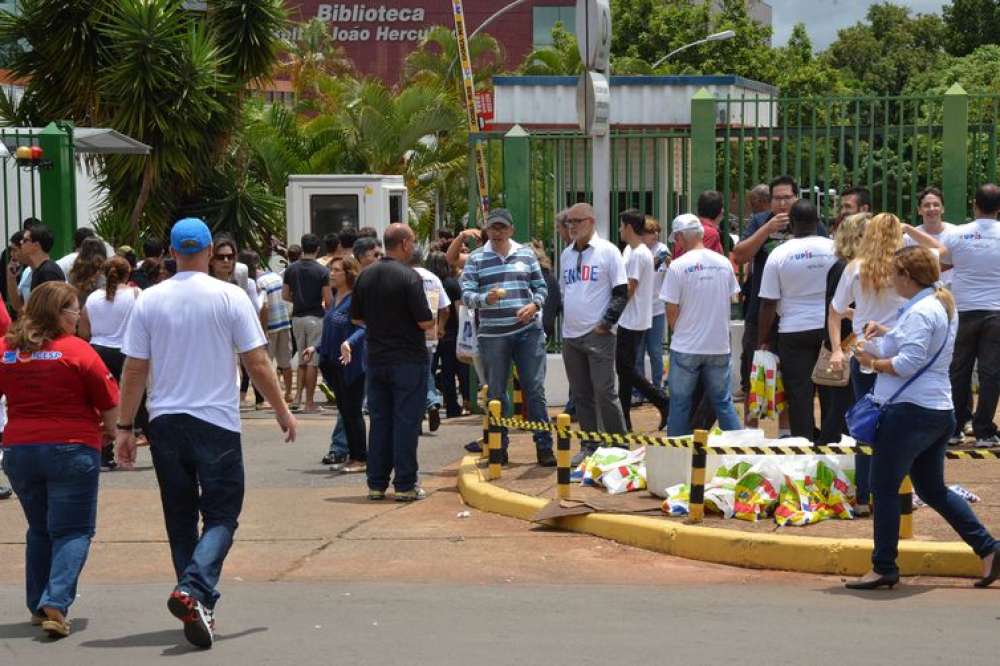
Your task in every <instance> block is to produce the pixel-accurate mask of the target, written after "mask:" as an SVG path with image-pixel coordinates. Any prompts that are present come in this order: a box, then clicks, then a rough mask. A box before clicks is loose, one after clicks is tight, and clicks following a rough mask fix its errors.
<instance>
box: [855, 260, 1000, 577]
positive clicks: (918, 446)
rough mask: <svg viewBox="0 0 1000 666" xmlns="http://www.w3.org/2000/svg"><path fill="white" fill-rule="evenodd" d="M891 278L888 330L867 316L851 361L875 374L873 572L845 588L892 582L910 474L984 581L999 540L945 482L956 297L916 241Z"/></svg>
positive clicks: (993, 568) (996, 564) (997, 567)
mask: <svg viewBox="0 0 1000 666" xmlns="http://www.w3.org/2000/svg"><path fill="white" fill-rule="evenodd" d="M891 271H892V272H891V275H890V280H891V281H892V285H893V290H894V291H895V292H896V294H897V295H898V296H899V298H900V299H902V301H903V307H902V312H901V314H900V315H899V318H898V320H897V321H896V322H895V324H894V325H893V326H892V327H891V328H890V327H889V326H885V325H883V324H879V323H877V322H870V323H869V324H868V325H867V327H866V328H865V331H864V333H865V337H866V338H867V339H868V342H866V343H865V347H864V350H862V351H859V352H858V354H857V359H858V361H859V362H860V363H861V364H862V365H863V366H866V367H869V368H871V369H872V370H873V371H874V372H875V377H876V380H875V388H874V400H875V402H876V403H878V404H879V405H881V408H882V416H881V420H880V421H879V426H878V431H877V435H876V437H875V441H874V442H872V448H873V449H874V452H873V456H872V465H871V484H872V491H873V494H874V498H875V522H874V538H875V548H874V550H873V551H872V570H871V571H870V572H868V573H867V574H865V576H863V577H862V578H860V579H859V580H857V581H854V582H851V583H848V584H847V587H849V588H851V589H869V590H870V589H875V588H878V587H883V586H888V587H890V588H891V587H892V586H893V585H895V584H896V583H898V582H899V568H898V567H897V565H896V557H897V555H898V546H899V516H900V508H899V502H898V500H897V493H898V492H899V484H900V483H901V482H902V481H903V477H905V476H906V475H907V474H909V476H910V479H911V480H912V481H913V489H914V491H915V492H916V493H917V494H918V495H919V496H920V499H922V500H923V501H924V502H926V503H927V506H929V507H931V508H932V509H934V510H935V511H937V512H938V513H939V514H940V515H941V516H942V517H943V518H944V519H945V520H946V521H947V522H948V524H949V525H951V527H952V529H954V530H955V531H956V532H957V533H958V534H959V536H960V537H962V540H963V541H965V543H967V544H968V545H969V546H970V547H971V548H972V550H973V551H974V552H975V553H976V555H978V556H979V557H980V558H981V559H982V563H983V577H982V578H981V579H980V580H979V581H977V582H976V587H988V586H989V585H990V584H992V583H993V582H994V581H995V580H996V579H997V578H998V577H1000V557H997V556H996V552H997V550H998V549H1000V542H997V540H996V539H994V538H993V536H992V535H991V534H990V533H989V531H988V530H987V529H986V528H985V527H984V526H983V524H982V523H980V522H979V519H978V518H976V514H975V513H973V512H972V509H971V508H969V505H968V503H967V502H966V501H965V500H964V499H962V498H961V497H960V496H959V495H958V494H956V493H955V492H954V491H952V490H949V489H948V487H947V486H946V485H945V481H944V459H945V451H946V449H947V447H948V439H949V438H950V437H951V434H952V432H953V431H954V430H955V412H954V410H953V408H952V396H951V381H950V379H949V376H948V367H949V365H950V364H951V357H952V353H953V351H954V347H955V335H956V332H957V330H958V317H957V316H956V314H955V299H954V297H953V296H952V295H951V292H949V291H948V290H947V289H945V288H944V286H943V285H941V283H940V277H941V269H940V263H939V260H938V257H937V256H935V254H934V253H933V252H931V251H929V250H928V249H926V248H922V247H905V248H903V249H901V250H899V251H898V252H896V253H895V255H894V257H893V262H892V264H891Z"/></svg>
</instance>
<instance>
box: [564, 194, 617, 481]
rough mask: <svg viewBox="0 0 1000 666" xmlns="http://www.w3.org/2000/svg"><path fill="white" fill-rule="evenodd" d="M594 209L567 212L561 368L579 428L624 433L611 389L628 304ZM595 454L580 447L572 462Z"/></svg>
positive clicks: (586, 207)
mask: <svg viewBox="0 0 1000 666" xmlns="http://www.w3.org/2000/svg"><path fill="white" fill-rule="evenodd" d="M594 224H595V220H594V209H593V208H592V207H591V206H590V205H589V204H584V203H580V204H576V205H575V206H573V207H572V208H570V209H569V212H568V213H567V214H566V228H567V230H568V231H569V236H570V240H571V241H572V243H571V244H570V245H569V246H568V247H567V248H566V249H565V250H563V253H562V257H561V260H560V264H559V265H560V268H561V270H560V273H559V287H560V289H561V290H562V294H563V323H562V327H563V330H562V333H563V364H564V365H565V366H566V377H567V379H568V380H569V385H570V387H571V388H572V391H573V401H574V403H575V406H576V414H577V418H578V420H579V421H580V427H581V428H582V429H583V430H603V431H604V432H618V433H623V432H625V417H624V415H623V414H622V406H621V403H620V402H619V400H618V392H617V390H616V388H615V349H616V343H617V341H616V336H615V329H616V326H617V324H618V319H619V317H621V315H622V312H623V311H624V310H625V305H626V304H627V303H628V278H627V277H626V274H625V260H624V259H623V258H622V255H621V253H620V252H619V251H618V248H617V247H615V246H614V245H613V244H611V243H609V242H608V241H606V240H604V239H603V238H600V237H599V236H598V235H597V231H596V230H595V229H594ZM593 450H594V448H593V446H592V445H590V444H589V443H581V445H580V452H579V454H578V455H577V456H576V461H577V462H576V463H575V464H579V461H580V460H582V459H583V457H585V456H587V455H589V454H590V453H591V452H592V451H593Z"/></svg>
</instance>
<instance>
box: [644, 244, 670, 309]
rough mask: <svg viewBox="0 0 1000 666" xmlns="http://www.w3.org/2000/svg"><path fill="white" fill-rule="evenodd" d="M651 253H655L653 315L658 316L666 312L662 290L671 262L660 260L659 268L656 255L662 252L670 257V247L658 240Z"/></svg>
mask: <svg viewBox="0 0 1000 666" xmlns="http://www.w3.org/2000/svg"><path fill="white" fill-rule="evenodd" d="M649 253H650V254H651V255H653V266H654V268H653V270H654V271H655V273H654V277H653V316H654V317H657V316H659V315H662V314H664V311H663V308H664V306H665V305H666V303H665V302H664V301H663V299H662V298H660V292H661V291H663V278H665V277H667V266H668V265H669V264H670V262H669V261H667V260H666V259H664V260H663V261H661V262H660V266H659V268H656V257H657V256H658V255H661V254H662V255H664V256H665V257H669V256H670V248H668V247H667V246H666V245H665V244H664V243H661V242H659V241H657V242H656V247H654V248H651V249H650V250H649Z"/></svg>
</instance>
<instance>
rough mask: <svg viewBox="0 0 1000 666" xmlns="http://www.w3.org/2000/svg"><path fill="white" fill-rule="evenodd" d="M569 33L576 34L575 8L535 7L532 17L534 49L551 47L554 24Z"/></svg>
mask: <svg viewBox="0 0 1000 666" xmlns="http://www.w3.org/2000/svg"><path fill="white" fill-rule="evenodd" d="M557 22H558V23H562V27H563V28H565V29H566V30H568V31H569V32H572V33H575V32H576V7H535V8H534V9H533V15H532V26H533V31H534V36H533V42H534V45H535V48H536V49H537V48H541V47H543V46H551V45H552V28H553V26H555V24H556V23H557Z"/></svg>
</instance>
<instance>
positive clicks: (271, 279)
mask: <svg viewBox="0 0 1000 666" xmlns="http://www.w3.org/2000/svg"><path fill="white" fill-rule="evenodd" d="M283 285H284V282H283V281H282V279H281V276H280V275H278V274H277V273H272V272H271V271H268V272H266V273H264V274H262V275H261V276H260V277H259V278H257V288H258V289H260V290H261V291H262V292H264V297H265V298H266V299H267V332H268V333H277V332H278V331H283V330H285V329H286V328H291V327H292V320H291V319H290V318H289V316H288V301H286V300H284V299H283V298H282V297H281V288H282V286H283Z"/></svg>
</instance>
